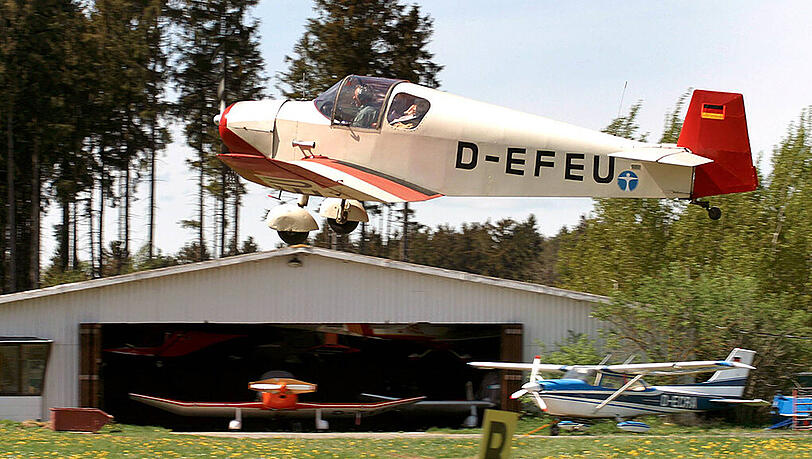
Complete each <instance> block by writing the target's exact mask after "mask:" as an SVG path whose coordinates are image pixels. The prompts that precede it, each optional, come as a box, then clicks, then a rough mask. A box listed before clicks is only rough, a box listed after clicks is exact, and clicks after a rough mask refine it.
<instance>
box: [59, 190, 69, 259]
mask: <svg viewBox="0 0 812 459" xmlns="http://www.w3.org/2000/svg"><path fill="white" fill-rule="evenodd" d="M60 204H61V205H62V227H61V228H60V229H59V247H60V249H61V250H60V251H59V255H60V257H59V267H60V269H61V270H62V271H67V270H68V265H69V263H70V259H69V257H70V202H68V198H67V197H64V196H63V197H62V198H61V199H60Z"/></svg>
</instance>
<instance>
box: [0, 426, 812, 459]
mask: <svg viewBox="0 0 812 459" xmlns="http://www.w3.org/2000/svg"><path fill="white" fill-rule="evenodd" d="M531 426H532V427H537V426H538V421H535V422H523V423H520V429H519V431H525V432H526V431H528V429H529V428H530V427H531ZM669 428H670V427H669V426H664V429H666V430H667V429H669ZM652 431H656V429H652ZM435 432H438V431H435ZM464 432H466V433H477V430H476V429H470V430H464ZM455 437H456V438H455ZM478 445H479V440H478V438H472V437H471V436H468V435H454V434H453V433H448V435H447V436H446V437H444V438H425V439H423V438H318V439H314V438H219V437H205V436H196V435H178V434H173V433H171V432H170V431H168V430H165V429H159V428H154V427H142V426H129V425H114V426H108V427H105V428H104V429H103V430H102V432H101V433H98V434H83V433H72V432H53V431H51V430H49V429H47V428H42V427H25V426H23V425H22V424H20V423H13V422H7V421H0V458H4V457H15V458H17V457H23V458H39V457H45V458H49V457H59V458H62V457H76V458H87V457H99V458H104V457H106V458H116V457H139V458H147V457H149V458H152V457H246V458H253V457H263V458H335V457H339V458H370V457H377V458H381V457H383V458H429V457H432V458H433V457H438V458H439V457H443V458H471V457H475V456H476V454H477V450H478ZM513 456H514V457H517V458H540V457H623V458H627V457H639V456H645V457H677V458H679V457H683V458H687V457H729V458H738V457H748V458H750V457H769V458H812V435H809V434H802V433H792V432H786V431H784V432H780V433H776V432H771V433H764V431H763V430H758V429H734V428H731V429H724V428H722V429H718V428H717V429H710V430H709V431H706V432H699V431H691V432H672V433H670V434H668V435H657V434H651V433H649V434H642V435H632V434H614V433H613V434H605V433H604V434H598V435H594V434H574V435H564V436H560V437H557V438H551V437H548V436H546V435H538V436H536V435H533V436H522V435H521V434H517V436H516V437H515V440H514V448H513Z"/></svg>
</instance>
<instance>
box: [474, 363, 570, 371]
mask: <svg viewBox="0 0 812 459" xmlns="http://www.w3.org/2000/svg"><path fill="white" fill-rule="evenodd" d="M468 365H471V366H472V367H476V368H484V369H493V370H521V371H525V370H526V371H531V370H533V364H532V363H514V362H468ZM536 367H537V368H538V370H539V371H544V372H558V373H564V372H566V371H568V370H570V369H571V368H573V365H555V364H549V363H540V364H538V365H536ZM579 367H580V365H579Z"/></svg>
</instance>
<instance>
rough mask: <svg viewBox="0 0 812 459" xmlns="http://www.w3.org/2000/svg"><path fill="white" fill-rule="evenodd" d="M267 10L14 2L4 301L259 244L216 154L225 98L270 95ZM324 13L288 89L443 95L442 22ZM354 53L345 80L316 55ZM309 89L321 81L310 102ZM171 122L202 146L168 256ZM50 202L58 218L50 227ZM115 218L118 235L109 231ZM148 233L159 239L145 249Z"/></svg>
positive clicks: (5, 16) (165, 1) (363, 10)
mask: <svg viewBox="0 0 812 459" xmlns="http://www.w3.org/2000/svg"><path fill="white" fill-rule="evenodd" d="M257 3H258V0H226V1H214V0H96V1H94V2H84V1H79V0H33V1H25V2H24V1H20V0H7V1H0V97H2V100H3V102H4V103H3V104H2V106H0V132H2V134H1V135H2V138H3V140H4V142H2V148H0V174H2V177H3V178H4V180H3V181H2V183H0V205H2V208H3V212H2V215H0V228H2V231H3V237H2V238H0V244H2V245H0V279H1V280H2V292H4V293H5V292H13V291H19V290H26V289H30V288H37V287H40V286H47V285H53V284H57V283H62V282H68V281H76V280H82V279H88V278H93V277H101V276H109V275H115V274H121V273H124V272H128V271H132V270H139V269H149V268H152V267H160V266H166V265H169V264H174V263H183V262H190V261H201V260H206V259H209V258H211V257H222V256H229V255H234V254H238V253H244V252H246V251H253V250H256V249H257V246H256V244H255V243H254V242H253V240H251V239H250V238H249V239H247V240H243V241H242V242H241V241H240V234H239V217H240V209H241V196H242V195H243V194H244V193H245V188H244V184H243V183H242V181H241V179H240V178H239V177H238V176H237V175H236V174H235V173H234V172H233V171H231V170H230V169H229V168H228V167H226V166H225V165H224V164H223V163H222V162H220V161H219V160H218V159H217V158H216V154H217V153H221V152H225V150H224V148H225V146H224V145H222V144H221V142H220V139H219V136H218V133H217V128H216V126H214V125H213V123H212V118H213V116H214V115H215V114H217V113H218V112H219V110H220V106H221V104H224V103H231V102H234V101H237V100H250V99H257V98H261V97H263V96H267V88H266V86H267V83H268V78H267V76H266V74H265V71H264V62H263V59H262V56H261V54H260V51H259V39H260V37H259V34H258V27H259V22H258V20H257V19H256V18H254V17H253V16H252V14H251V10H252V8H253V7H255V6H256V5H257ZM314 13H315V17H314V18H313V19H311V20H310V21H309V23H308V28H307V30H306V32H305V34H304V36H303V38H302V40H301V42H300V43H298V44H297V45H296V47H295V48H294V53H295V55H294V57H289V58H288V64H289V69H288V70H287V71H283V72H279V73H278V75H277V76H276V81H277V86H278V87H279V89H280V91H281V92H283V93H284V94H285V95H286V96H288V97H293V98H299V97H306V98H312V97H314V96H315V95H316V94H318V93H319V92H321V90H323V89H326V86H329V85H330V84H332V83H334V82H335V81H337V80H338V79H339V78H341V77H342V76H344V74H348V73H361V74H369V75H386V76H393V77H400V78H409V79H412V81H416V82H421V83H426V84H430V85H435V86H436V84H437V81H436V79H434V75H435V74H436V72H437V71H439V69H440V68H441V67H440V66H438V65H436V64H434V63H433V62H431V57H432V56H431V54H430V53H428V52H427V51H426V49H425V47H426V45H427V44H428V41H429V37H430V36H431V20H430V18H429V17H428V16H427V15H423V14H422V13H421V12H420V9H419V7H417V6H412V7H406V6H404V5H402V4H401V3H400V2H397V1H389V0H372V1H370V0H364V1H348V2H342V1H321V0H319V1H316V2H314ZM314 36H315V37H316V39H315V40H314V39H313V38H312V37H314ZM336 40H337V41H336ZM311 44H319V46H320V48H315V49H311V48H310V45H311ZM395 44H400V45H403V46H402V47H401V46H395ZM348 50H349V51H352V50H359V51H358V52H350V56H351V57H350V58H348V60H346V61H345V62H344V63H343V64H342V65H343V67H340V68H339V69H337V70H339V71H340V72H341V73H340V74H334V73H330V72H328V71H327V70H325V67H324V66H319V65H318V64H317V63H316V62H315V61H316V60H324V59H328V60H330V59H332V60H335V59H337V58H339V57H340V56H341V55H342V53H347V52H348ZM362 50H364V51H362ZM325 53H326V54H327V56H326V55H325ZM362 61H363V62H364V65H363V66H361V67H359V66H358V65H357V63H358V62H362ZM334 70H336V69H335V68H334V69H332V70H331V71H334ZM302 80H304V81H308V82H313V83H316V86H314V87H313V90H312V91H310V92H308V93H299V92H297V91H298V90H297V85H298V84H299V82H301V81H302ZM321 86H325V87H321ZM172 126H179V127H180V131H181V132H182V136H183V139H182V140H184V141H185V142H186V144H187V145H188V146H189V147H191V148H192V150H193V151H194V152H195V155H194V156H193V157H192V158H189V159H188V160H187V164H188V166H189V168H190V169H191V170H192V171H193V172H194V173H195V175H196V178H197V180H196V182H197V183H196V193H197V194H196V200H195V201H196V202H195V205H194V208H193V209H189V215H187V216H185V218H183V219H182V220H180V221H179V224H180V226H181V227H182V228H185V229H186V230H188V231H190V232H191V233H192V237H191V238H190V240H189V242H188V243H187V244H186V245H185V246H184V247H183V248H182V249H181V250H180V251H179V252H178V253H177V254H174V255H166V254H163V253H162V252H161V251H160V249H159V248H158V247H156V244H155V209H156V200H157V197H156V176H157V161H158V159H159V158H160V155H161V154H162V153H163V152H164V151H165V149H166V147H167V145H168V144H169V143H170V142H171V141H172V139H171V136H170V131H171V128H172ZM139 186H145V187H146V196H147V197H146V199H147V200H148V203H147V206H146V208H147V216H146V217H147V218H146V220H147V222H148V224H147V228H145V229H143V230H142V229H140V228H138V229H134V228H132V225H131V211H132V207H133V202H134V200H135V196H136V192H137V189H138V187H139ZM51 206H54V207H56V208H58V209H59V213H60V216H61V218H60V222H59V223H58V224H57V225H55V226H54V227H53V228H52V229H48V228H42V216H43V213H44V211H45V210H46V209H47V208H49V207H51ZM111 213H114V214H113V215H111ZM111 216H115V218H114V221H115V225H116V228H115V230H116V231H114V232H115V233H117V234H116V236H115V237H113V238H109V237H108V238H106V237H105V235H106V234H109V233H110V229H108V228H105V222H109V221H110V217H111ZM171 218H178V217H177V216H172V217H171ZM43 231H45V232H48V231H53V235H54V237H55V239H56V242H57V244H56V250H55V252H54V253H53V254H46V257H47V258H48V259H49V262H48V263H47V265H46V266H45V267H41V266H40V256H41V251H42V249H41V244H42V242H41V241H42V239H43V234H42V233H43ZM136 232H137V233H138V234H141V235H142V237H143V239H145V240H146V241H147V242H146V245H145V246H143V247H140V248H139V247H132V246H131V244H132V240H133V239H134V237H133V235H134V234H135V233H136ZM106 239H112V240H106Z"/></svg>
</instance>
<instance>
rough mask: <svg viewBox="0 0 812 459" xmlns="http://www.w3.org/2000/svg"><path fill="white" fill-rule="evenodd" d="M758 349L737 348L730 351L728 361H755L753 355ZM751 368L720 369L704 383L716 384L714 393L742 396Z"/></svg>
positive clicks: (747, 362)
mask: <svg viewBox="0 0 812 459" xmlns="http://www.w3.org/2000/svg"><path fill="white" fill-rule="evenodd" d="M755 354H756V351H751V350H749V349H740V348H738V347H737V348H735V349H733V350H732V351H730V354H728V356H727V358H726V359H725V361H726V362H741V363H743V364H745V365H751V364H752V363H753V356H754V355H755ZM749 374H750V370H749V369H747V368H734V369H732V370H719V371H717V372H716V373H714V374H713V375H711V377H710V379H708V380H707V381H706V382H704V383H702V384H707V385H712V386H714V389H715V390H714V393H716V394H718V395H725V396H729V397H741V396H742V394H744V386H745V384H746V383H747V375H749Z"/></svg>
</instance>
